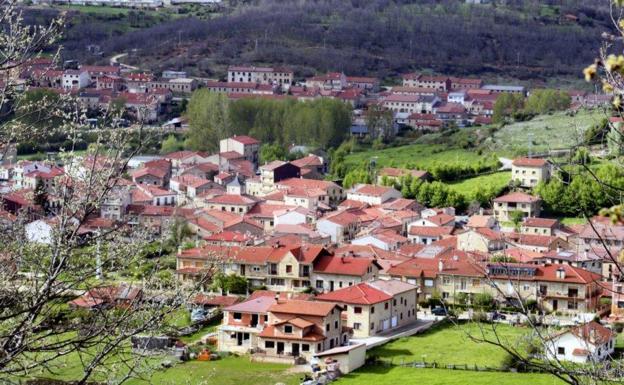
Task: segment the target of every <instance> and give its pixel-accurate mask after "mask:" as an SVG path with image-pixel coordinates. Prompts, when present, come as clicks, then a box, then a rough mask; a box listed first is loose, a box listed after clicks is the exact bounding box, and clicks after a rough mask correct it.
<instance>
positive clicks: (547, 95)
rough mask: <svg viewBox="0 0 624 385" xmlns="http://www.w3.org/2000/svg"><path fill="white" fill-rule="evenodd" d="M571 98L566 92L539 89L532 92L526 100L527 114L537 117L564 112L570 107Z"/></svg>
mask: <svg viewBox="0 0 624 385" xmlns="http://www.w3.org/2000/svg"><path fill="white" fill-rule="evenodd" d="M570 102H571V98H570V95H569V94H568V93H567V92H565V91H559V90H553V89H541V90H540V89H538V90H533V91H531V95H529V97H528V98H527V100H526V104H525V107H524V110H525V112H526V113H529V114H533V115H537V114H546V113H550V112H554V111H563V110H566V109H568V108H569V107H570Z"/></svg>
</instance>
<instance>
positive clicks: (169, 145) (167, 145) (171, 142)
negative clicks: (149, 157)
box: [160, 134, 184, 154]
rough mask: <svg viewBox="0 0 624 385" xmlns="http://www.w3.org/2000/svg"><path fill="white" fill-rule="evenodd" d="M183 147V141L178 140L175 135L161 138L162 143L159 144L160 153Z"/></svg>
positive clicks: (167, 152)
mask: <svg viewBox="0 0 624 385" xmlns="http://www.w3.org/2000/svg"><path fill="white" fill-rule="evenodd" d="M183 148H184V143H181V142H179V141H178V139H177V138H176V136H175V135H173V134H171V135H169V136H168V137H167V138H166V139H165V140H163V142H162V145H161V146H160V153H161V154H169V153H171V152H175V151H179V150H182V149H183Z"/></svg>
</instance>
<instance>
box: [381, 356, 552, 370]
mask: <svg viewBox="0 0 624 385" xmlns="http://www.w3.org/2000/svg"><path fill="white" fill-rule="evenodd" d="M372 363H374V364H377V365H382V366H386V367H390V366H400V367H406V368H415V369H450V370H469V371H473V372H518V369H516V368H512V367H491V366H479V365H477V364H474V365H470V364H449V363H443V362H435V361H434V362H427V361H405V360H403V359H401V360H400V361H398V362H397V361H395V360H394V359H390V360H384V359H379V358H377V359H375V360H374V361H373V362H372ZM523 372H527V373H541V372H542V371H540V370H537V369H535V368H527V370H525V371H523Z"/></svg>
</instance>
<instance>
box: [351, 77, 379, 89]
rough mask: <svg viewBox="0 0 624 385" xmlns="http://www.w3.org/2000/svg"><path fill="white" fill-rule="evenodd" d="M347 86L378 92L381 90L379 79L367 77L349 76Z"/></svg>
mask: <svg viewBox="0 0 624 385" xmlns="http://www.w3.org/2000/svg"><path fill="white" fill-rule="evenodd" d="M347 86H348V87H352V88H357V89H360V90H365V91H371V92H377V91H378V90H379V79H377V78H372V77H365V76H347Z"/></svg>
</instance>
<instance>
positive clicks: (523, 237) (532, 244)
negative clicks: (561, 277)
mask: <svg viewBox="0 0 624 385" xmlns="http://www.w3.org/2000/svg"><path fill="white" fill-rule="evenodd" d="M505 239H506V240H507V243H509V244H510V245H511V247H519V248H521V249H525V250H530V251H535V252H547V251H549V250H566V249H568V248H569V247H568V243H567V242H566V241H564V240H563V239H561V238H559V237H552V236H548V235H534V234H519V233H506V234H505Z"/></svg>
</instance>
